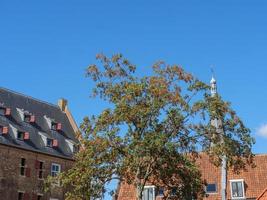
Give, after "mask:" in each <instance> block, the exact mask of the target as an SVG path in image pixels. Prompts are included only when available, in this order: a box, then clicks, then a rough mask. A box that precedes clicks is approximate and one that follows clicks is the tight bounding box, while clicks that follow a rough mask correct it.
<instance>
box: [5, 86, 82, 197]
mask: <svg viewBox="0 0 267 200" xmlns="http://www.w3.org/2000/svg"><path fill="white" fill-rule="evenodd" d="M77 131H78V128H77V126H76V124H75V121H74V120H73V118H72V115H71V113H70V112H69V110H68V108H67V101H66V100H63V99H61V100H59V103H58V105H53V104H50V103H46V102H43V101H40V100H37V99H34V98H32V97H29V96H25V95H23V94H19V93H16V92H13V91H10V90H7V89H4V88H0V199H3V200H6V199H10V200H63V199H64V196H63V195H64V191H63V190H62V189H61V188H60V186H59V185H57V184H55V186H54V189H53V191H52V192H49V193H46V194H45V193H44V190H43V188H44V179H45V178H46V177H47V176H48V175H51V176H56V175H57V174H58V173H59V172H61V171H64V170H66V169H68V168H70V167H71V165H72V163H73V162H74V160H73V154H74V153H75V151H76V150H77V147H78V140H77V139H76V137H75V133H76V132H77Z"/></svg>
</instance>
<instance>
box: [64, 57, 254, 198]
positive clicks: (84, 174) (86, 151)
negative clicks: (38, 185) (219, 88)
mask: <svg viewBox="0 0 267 200" xmlns="http://www.w3.org/2000/svg"><path fill="white" fill-rule="evenodd" d="M97 60H98V62H97V64H93V65H90V66H88V68H87V70H86V75H87V76H88V77H89V78H90V79H91V80H92V81H93V82H94V83H95V87H94V90H93V95H94V96H95V97H99V98H100V99H103V100H104V101H107V102H108V103H109V105H110V107H109V108H106V109H104V110H103V111H102V112H101V113H100V114H99V115H98V116H91V117H85V118H84V121H83V123H82V124H81V132H82V136H83V139H81V141H80V142H81V148H80V151H79V152H78V153H77V154H76V156H75V159H76V162H75V164H74V166H73V168H72V169H70V170H69V171H66V172H63V173H62V174H61V175H60V176H59V179H60V180H61V182H62V186H63V187H66V188H68V189H69V190H68V193H66V198H67V199H75V200H78V199H81V200H87V199H88V200H89V199H97V198H101V197H102V195H103V193H104V192H106V186H107V183H109V182H110V181H111V180H113V179H117V180H119V181H125V182H127V183H129V184H133V185H135V186H136V188H137V189H138V190H137V191H138V192H137V196H136V199H139V200H140V199H142V191H143V189H144V186H145V185H146V184H147V183H148V182H149V183H153V184H155V185H156V186H159V187H161V188H164V189H165V191H166V192H165V193H164V196H165V198H167V197H170V196H171V191H172V189H173V188H175V189H176V195H175V197H172V198H175V199H187V198H188V199H190V198H191V199H192V197H194V198H200V197H201V196H202V195H203V194H204V191H203V184H204V183H203V180H202V179H201V174H200V172H199V170H198V168H197V166H196V164H195V160H196V158H198V156H199V152H205V153H207V154H208V155H209V156H210V158H211V160H212V161H213V162H214V164H215V165H218V166H219V165H220V163H221V159H222V157H223V156H224V155H226V156H227V159H228V167H234V168H235V169H236V170H240V169H242V168H244V167H245V166H246V164H250V163H252V158H253V154H252V152H251V148H252V145H253V143H254V140H253V138H251V137H250V131H249V129H248V128H246V126H245V125H244V124H243V122H242V121H241V119H240V118H239V117H238V116H237V114H236V113H235V112H234V110H232V109H231V107H230V103H228V102H225V101H223V100H222V98H221V97H220V96H219V95H216V96H214V97H212V96H211V95H210V94H209V89H210V87H209V85H207V84H205V83H204V82H202V81H200V80H198V79H197V78H196V77H194V76H193V75H191V74H190V73H188V72H186V71H185V70H184V69H183V68H182V67H180V66H178V65H168V64H166V63H165V62H162V61H160V62H157V63H155V64H154V65H153V66H152V67H151V69H152V71H153V72H152V73H151V74H150V75H149V76H145V75H144V74H142V73H140V71H138V70H142V68H137V67H136V66H135V65H133V64H131V62H130V61H128V60H127V59H125V58H124V57H123V56H122V55H121V54H116V55H114V56H112V57H110V58H109V57H107V56H105V55H103V54H99V55H97ZM213 119H220V120H221V121H222V124H221V125H220V126H221V127H220V129H222V130H223V132H224V134H220V133H219V132H218V131H217V129H216V127H214V126H213V125H212V123H211V121H212V120H213Z"/></svg>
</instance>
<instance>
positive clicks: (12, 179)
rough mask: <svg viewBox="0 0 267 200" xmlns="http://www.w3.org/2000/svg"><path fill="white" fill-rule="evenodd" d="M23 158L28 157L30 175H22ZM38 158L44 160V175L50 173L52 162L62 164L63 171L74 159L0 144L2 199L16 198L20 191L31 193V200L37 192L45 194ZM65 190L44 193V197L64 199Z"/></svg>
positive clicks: (27, 163) (0, 192) (0, 190)
mask: <svg viewBox="0 0 267 200" xmlns="http://www.w3.org/2000/svg"><path fill="white" fill-rule="evenodd" d="M21 158H25V159H26V167H27V168H29V169H30V176H29V177H26V176H21V175H20V162H21ZM36 160H39V161H43V162H44V177H47V176H48V175H50V172H51V164H52V163H57V164H60V165H61V171H64V170H66V169H68V168H70V167H71V165H72V163H73V161H71V160H67V159H62V158H57V157H53V156H49V155H45V154H41V153H35V152H32V151H26V150H22V149H18V148H14V147H9V146H5V145H1V144H0V199H10V200H13V199H14V200H15V199H17V198H18V191H23V192H25V193H28V194H29V200H32V199H34V198H33V197H34V195H35V194H37V193H40V194H44V192H43V182H44V181H43V180H40V179H39V178H38V170H37V169H36V167H35V163H36ZM63 194H64V191H62V190H61V189H60V188H58V189H55V190H54V191H53V192H52V193H49V194H44V196H43V199H49V197H52V198H57V199H60V200H63V199H64V197H63Z"/></svg>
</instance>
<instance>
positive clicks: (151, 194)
mask: <svg viewBox="0 0 267 200" xmlns="http://www.w3.org/2000/svg"><path fill="white" fill-rule="evenodd" d="M148 199H149V200H153V188H149V189H148Z"/></svg>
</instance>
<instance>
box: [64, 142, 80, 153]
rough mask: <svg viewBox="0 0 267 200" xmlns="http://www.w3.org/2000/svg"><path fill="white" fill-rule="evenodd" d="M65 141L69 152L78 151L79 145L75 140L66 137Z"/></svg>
mask: <svg viewBox="0 0 267 200" xmlns="http://www.w3.org/2000/svg"><path fill="white" fill-rule="evenodd" d="M65 141H66V143H67V144H68V147H69V149H70V151H71V153H77V152H78V151H79V147H78V145H77V144H76V143H75V142H73V141H72V140H69V139H66V140H65Z"/></svg>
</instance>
